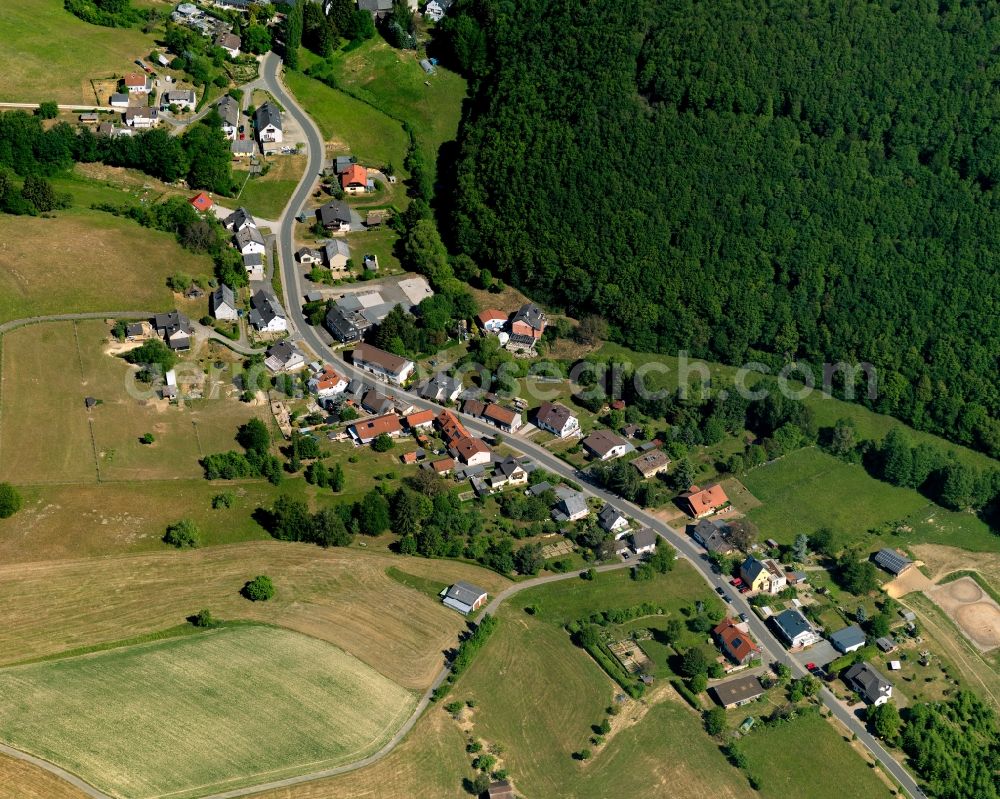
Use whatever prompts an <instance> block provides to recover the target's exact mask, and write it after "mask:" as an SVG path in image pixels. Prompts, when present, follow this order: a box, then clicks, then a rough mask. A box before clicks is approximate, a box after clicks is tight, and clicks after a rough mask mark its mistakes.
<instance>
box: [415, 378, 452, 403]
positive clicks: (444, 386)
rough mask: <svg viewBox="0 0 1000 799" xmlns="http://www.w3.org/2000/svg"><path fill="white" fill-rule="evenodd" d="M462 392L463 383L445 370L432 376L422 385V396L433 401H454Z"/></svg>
mask: <svg viewBox="0 0 1000 799" xmlns="http://www.w3.org/2000/svg"><path fill="white" fill-rule="evenodd" d="M461 392H462V383H461V382H460V381H458V380H456V379H455V378H454V377H449V376H448V375H447V374H445V373H444V372H438V373H437V374H436V375H434V377H430V378H428V379H427V381H426V382H425V383H424V384H423V385H422V386H421V387H420V396H421V397H423V398H424V399H426V400H431V401H432V402H454V401H455V399H457V397H458V395H459V394H460V393H461Z"/></svg>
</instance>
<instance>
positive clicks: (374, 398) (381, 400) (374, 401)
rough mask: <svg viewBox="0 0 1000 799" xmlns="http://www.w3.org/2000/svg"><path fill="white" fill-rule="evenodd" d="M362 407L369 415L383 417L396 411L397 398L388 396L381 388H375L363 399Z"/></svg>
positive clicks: (366, 393) (367, 392)
mask: <svg viewBox="0 0 1000 799" xmlns="http://www.w3.org/2000/svg"><path fill="white" fill-rule="evenodd" d="M361 407H362V408H363V409H364V410H366V411H368V413H371V414H375V415H376V416H381V415H383V414H386V413H392V412H394V411H395V410H396V398H395V397H393V396H391V395H389V394H386V393H385V392H384V391H382V389H381V388H380V387H373V388H372V389H371V390H370V391H366V392H365V394H364V396H363V397H362V398H361Z"/></svg>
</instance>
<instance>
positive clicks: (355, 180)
mask: <svg viewBox="0 0 1000 799" xmlns="http://www.w3.org/2000/svg"><path fill="white" fill-rule="evenodd" d="M340 187H341V188H342V189H343V190H344V191H346V192H350V193H352V194H356V193H357V192H362V191H364V190H365V189H367V188H368V170H367V169H365V168H364V167H363V166H361V164H351V165H350V166H349V167H347V169H345V170H344V171H343V172H341V173H340Z"/></svg>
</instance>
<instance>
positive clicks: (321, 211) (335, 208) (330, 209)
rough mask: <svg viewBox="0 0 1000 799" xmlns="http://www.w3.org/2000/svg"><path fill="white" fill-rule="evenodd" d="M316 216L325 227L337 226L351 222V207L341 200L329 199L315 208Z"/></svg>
mask: <svg viewBox="0 0 1000 799" xmlns="http://www.w3.org/2000/svg"><path fill="white" fill-rule="evenodd" d="M316 217H317V218H318V219H319V222H320V224H321V225H323V227H325V228H337V229H339V228H340V227H341V226H342V225H350V224H351V209H350V206H348V204H347V203H345V202H344V201H343V200H330V202H328V203H327V204H326V205H321V206H320V207H319V208H318V209H317V210H316Z"/></svg>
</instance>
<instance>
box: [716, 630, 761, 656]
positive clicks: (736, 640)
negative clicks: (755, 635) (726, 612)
mask: <svg viewBox="0 0 1000 799" xmlns="http://www.w3.org/2000/svg"><path fill="white" fill-rule="evenodd" d="M712 636H713V637H714V638H715V642H716V643H717V644H718V645H719V649H721V650H722V651H723V652H724V653H725V654H726V656H727V657H728V658H729V659H730V660H732V661H733V663H736V664H737V665H739V666H745V665H746V664H747V663H749V662H750V661H751V660H753V659H754V658H757V657H760V648H759V647H758V646H757V644H755V643H754V642H753V640H752V639H751V638H750V635H749V634H748V633H747V632H745V631H744V630H743V629H741V628H740V626H739V625H738V624H737V623H736V622H735V621H734V620H733V619H723V620H722V622H721V623H719V625H718V626H716V627H715V629H714V630H712Z"/></svg>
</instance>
